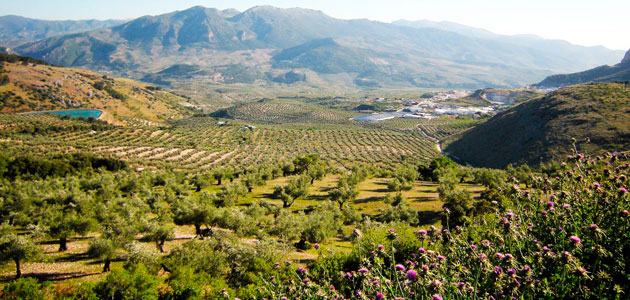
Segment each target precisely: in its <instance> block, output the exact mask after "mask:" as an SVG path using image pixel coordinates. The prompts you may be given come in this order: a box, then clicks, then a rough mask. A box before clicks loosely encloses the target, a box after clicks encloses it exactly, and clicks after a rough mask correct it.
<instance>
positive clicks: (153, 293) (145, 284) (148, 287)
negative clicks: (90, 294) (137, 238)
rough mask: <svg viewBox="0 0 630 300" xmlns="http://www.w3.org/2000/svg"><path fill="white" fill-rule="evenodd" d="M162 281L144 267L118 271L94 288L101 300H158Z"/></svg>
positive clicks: (139, 266)
mask: <svg viewBox="0 0 630 300" xmlns="http://www.w3.org/2000/svg"><path fill="white" fill-rule="evenodd" d="M159 283H160V279H159V278H158V277H156V276H154V275H151V274H149V273H148V272H147V270H146V269H145V267H144V266H143V265H136V266H134V267H133V268H130V269H116V270H114V271H112V272H111V273H110V274H108V275H107V277H106V278H105V279H104V280H103V281H101V282H99V283H98V284H97V285H96V286H95V287H94V292H95V293H96V295H97V296H98V297H99V298H100V299H125V300H126V299H129V300H131V299H143V300H153V299H155V300H157V299H158V289H157V287H158V284H159Z"/></svg>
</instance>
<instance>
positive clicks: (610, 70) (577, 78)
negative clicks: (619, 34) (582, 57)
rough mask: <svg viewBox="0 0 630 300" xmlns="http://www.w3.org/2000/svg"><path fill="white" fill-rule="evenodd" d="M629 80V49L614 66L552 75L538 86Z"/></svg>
mask: <svg viewBox="0 0 630 300" xmlns="http://www.w3.org/2000/svg"><path fill="white" fill-rule="evenodd" d="M612 81H630V50H628V52H626V55H625V56H624V58H623V60H621V62H620V63H618V64H616V65H614V66H600V67H597V68H595V69H591V70H588V71H584V72H579V73H573V74H559V75H552V76H549V77H547V78H545V80H543V81H541V82H540V83H538V84H536V85H535V86H536V87H539V88H553V87H562V86H567V85H574V84H579V83H585V82H612Z"/></svg>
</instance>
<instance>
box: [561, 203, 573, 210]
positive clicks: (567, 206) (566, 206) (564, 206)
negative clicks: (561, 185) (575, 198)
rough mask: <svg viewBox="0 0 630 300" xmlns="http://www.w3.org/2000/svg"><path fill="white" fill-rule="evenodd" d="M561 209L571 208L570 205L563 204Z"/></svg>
mask: <svg viewBox="0 0 630 300" xmlns="http://www.w3.org/2000/svg"><path fill="white" fill-rule="evenodd" d="M562 207H563V208H564V209H569V208H571V204H566V203H565V204H564V205H562Z"/></svg>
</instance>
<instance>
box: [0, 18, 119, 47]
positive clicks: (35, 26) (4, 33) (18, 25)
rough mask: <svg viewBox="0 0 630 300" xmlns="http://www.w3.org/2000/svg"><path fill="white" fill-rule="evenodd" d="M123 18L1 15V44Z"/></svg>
mask: <svg viewBox="0 0 630 300" xmlns="http://www.w3.org/2000/svg"><path fill="white" fill-rule="evenodd" d="M124 22H125V21H122V20H104V21H100V20H80V21H47V20H36V19H29V18H24V17H20V16H2V17H0V45H2V46H5V47H9V48H14V47H17V46H20V45H22V44H25V43H28V42H32V41H36V40H41V39H45V38H49V37H52V36H57V35H65V34H73V33H79V32H85V31H90V30H95V29H102V28H107V27H112V26H116V25H120V24H122V23H124Z"/></svg>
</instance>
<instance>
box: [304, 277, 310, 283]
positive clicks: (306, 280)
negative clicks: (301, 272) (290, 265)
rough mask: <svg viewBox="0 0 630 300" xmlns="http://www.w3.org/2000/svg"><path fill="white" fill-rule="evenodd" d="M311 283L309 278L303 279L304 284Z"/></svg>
mask: <svg viewBox="0 0 630 300" xmlns="http://www.w3.org/2000/svg"><path fill="white" fill-rule="evenodd" d="M309 281H311V280H310V279H308V278H304V279H302V282H304V283H308V282H309Z"/></svg>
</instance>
